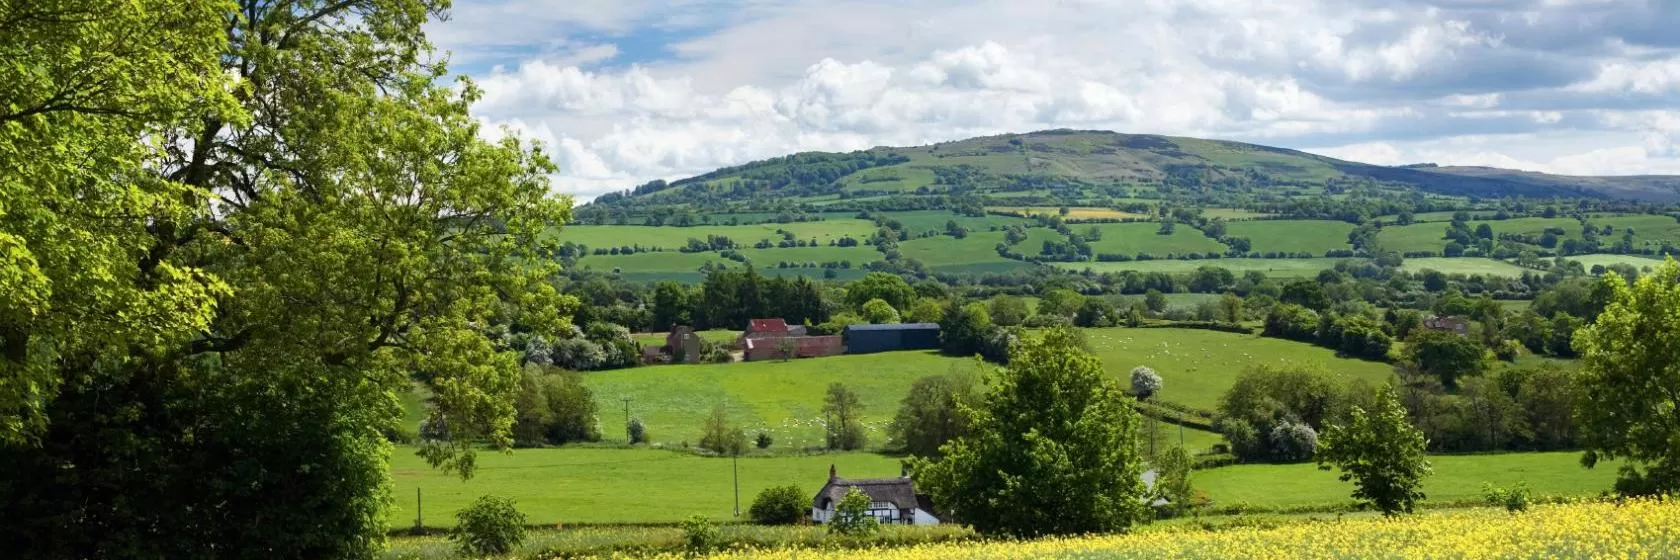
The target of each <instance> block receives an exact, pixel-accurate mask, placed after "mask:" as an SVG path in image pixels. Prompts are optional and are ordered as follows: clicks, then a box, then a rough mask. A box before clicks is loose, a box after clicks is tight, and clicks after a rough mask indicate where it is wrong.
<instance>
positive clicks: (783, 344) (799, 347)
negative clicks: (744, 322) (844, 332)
mask: <svg viewBox="0 0 1680 560" xmlns="http://www.w3.org/2000/svg"><path fill="white" fill-rule="evenodd" d="M844 349H845V347H844V346H843V345H842V342H841V339H840V337H838V336H782V337H760V338H748V339H746V345H745V346H742V347H741V353H742V356H744V358H745V359H746V361H749V362H756V361H760V360H775V359H782V358H816V357H819V356H833V355H835V354H839V353H840V352H841V351H842V350H844Z"/></svg>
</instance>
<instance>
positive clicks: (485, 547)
mask: <svg viewBox="0 0 1680 560" xmlns="http://www.w3.org/2000/svg"><path fill="white" fill-rule="evenodd" d="M455 520H456V522H457V525H456V526H455V532H454V533H453V534H451V535H450V538H451V539H454V540H455V542H456V543H457V545H458V546H459V547H460V550H461V553H462V554H468V555H483V554H506V553H508V552H509V551H512V550H513V547H516V546H519V543H520V542H522V541H524V540H525V514H523V513H519V510H518V509H517V508H515V507H514V504H513V498H509V497H506V496H479V498H478V499H477V500H475V501H473V503H472V505H470V506H467V507H466V509H462V510H461V511H459V512H456V513H455Z"/></svg>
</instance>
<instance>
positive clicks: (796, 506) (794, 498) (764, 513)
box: [747, 485, 809, 525]
mask: <svg viewBox="0 0 1680 560" xmlns="http://www.w3.org/2000/svg"><path fill="white" fill-rule="evenodd" d="M807 500H808V498H806V496H805V493H804V492H801V491H799V487H798V486H792V485H789V486H775V487H771V488H765V489H764V491H763V492H759V493H758V497H757V498H753V503H752V507H751V508H750V509H748V510H747V514H748V515H749V516H751V517H752V520H753V523H757V524H760V525H792V524H794V523H798V522H799V521H800V520H801V519H804V518H805V508H806V507H807V504H808V503H809V502H808V501H807Z"/></svg>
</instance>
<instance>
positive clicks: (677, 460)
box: [386, 446, 899, 528]
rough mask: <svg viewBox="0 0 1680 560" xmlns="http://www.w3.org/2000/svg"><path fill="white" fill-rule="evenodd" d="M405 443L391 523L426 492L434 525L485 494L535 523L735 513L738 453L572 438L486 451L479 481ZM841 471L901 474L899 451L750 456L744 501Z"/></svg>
mask: <svg viewBox="0 0 1680 560" xmlns="http://www.w3.org/2000/svg"><path fill="white" fill-rule="evenodd" d="M415 450H416V448H414V447H410V446H399V447H397V449H396V451H395V452H393V453H392V456H391V476H392V479H393V488H392V489H393V493H392V495H393V496H394V497H395V498H396V499H395V502H394V503H393V504H392V507H391V508H389V510H388V512H387V514H386V519H388V520H389V523H390V525H391V527H393V528H401V527H412V526H413V525H414V517H415V503H414V500H415V496H414V492H415V490H416V489H419V490H420V492H421V495H420V497H421V500H420V501H421V509H422V511H421V513H423V514H424V516H425V519H424V523H425V525H426V526H427V527H448V526H453V525H455V511H457V510H459V509H460V508H462V507H465V506H466V505H467V504H469V503H471V502H472V501H473V500H474V499H477V498H478V497H479V496H482V495H485V494H500V495H504V496H512V497H514V498H515V499H516V500H517V501H518V507H519V510H520V511H521V512H524V513H525V515H526V517H527V518H528V520H529V521H530V522H531V523H533V524H542V525H551V524H577V523H675V522H678V521H682V520H684V519H687V518H688V516H690V515H704V516H707V517H710V518H712V519H719V520H723V519H730V518H731V515H732V514H733V513H734V486H733V484H734V478H733V475H732V474H733V471H732V464H731V463H732V461H731V460H729V459H727V458H716V457H701V456H697V455H694V454H692V453H687V452H680V451H668V450H661V449H648V448H639V449H622V448H618V449H609V448H596V447H562V448H543V449H517V450H514V451H513V452H511V453H497V452H495V451H488V450H483V451H479V454H478V470H477V473H476V474H475V475H474V476H473V477H472V478H471V479H469V480H466V481H462V480H461V479H460V477H457V476H453V475H450V474H448V473H445V472H443V471H439V470H437V469H433V468H432V467H431V466H429V465H427V464H426V461H425V460H424V459H421V458H420V457H418V456H416V455H415ZM830 464H833V465H835V468H836V469H837V470H838V471H839V472H840V475H841V476H847V477H856V478H886V477H893V476H898V474H899V459H897V458H894V457H887V456H883V455H876V454H872V453H830V454H817V455H798V456H777V457H757V456H749V457H742V458H741V459H740V474H741V510H742V512H743V513H742V514H743V515H745V511H746V508H747V506H749V505H751V504H752V499H753V497H754V496H756V495H758V492H759V491H761V490H763V489H765V488H768V487H771V486H781V485H787V484H793V485H797V486H799V488H800V490H802V491H806V492H808V493H810V494H813V495H814V494H816V492H817V489H818V488H820V487H821V486H822V484H823V483H824V482H826V481H827V480H828V466H829V465H830Z"/></svg>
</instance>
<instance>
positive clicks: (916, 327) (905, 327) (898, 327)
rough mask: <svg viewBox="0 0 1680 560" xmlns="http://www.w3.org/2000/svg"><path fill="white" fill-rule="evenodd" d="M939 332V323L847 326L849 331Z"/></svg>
mask: <svg viewBox="0 0 1680 560" xmlns="http://www.w3.org/2000/svg"><path fill="white" fill-rule="evenodd" d="M928 329H932V330H939V323H886V324H881V325H869V324H859V325H847V326H846V330H848V331H921V330H928Z"/></svg>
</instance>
